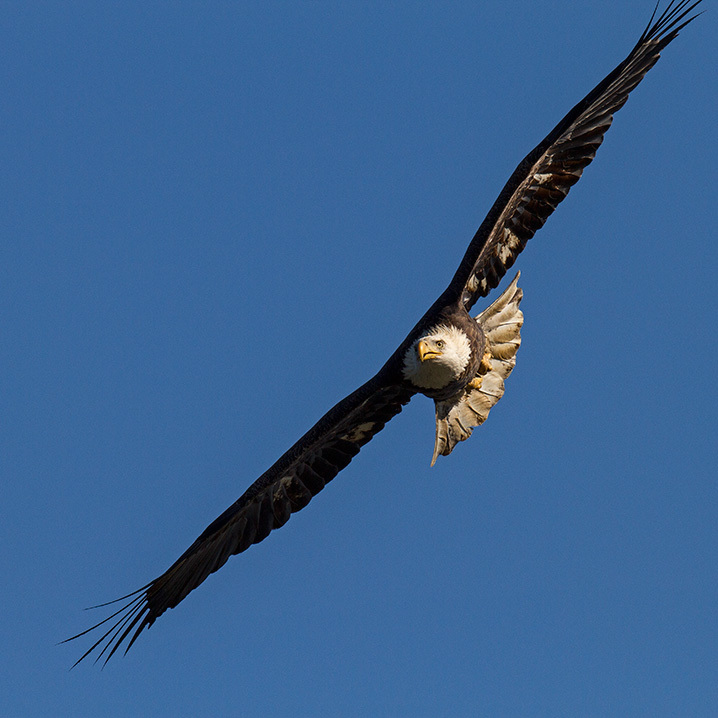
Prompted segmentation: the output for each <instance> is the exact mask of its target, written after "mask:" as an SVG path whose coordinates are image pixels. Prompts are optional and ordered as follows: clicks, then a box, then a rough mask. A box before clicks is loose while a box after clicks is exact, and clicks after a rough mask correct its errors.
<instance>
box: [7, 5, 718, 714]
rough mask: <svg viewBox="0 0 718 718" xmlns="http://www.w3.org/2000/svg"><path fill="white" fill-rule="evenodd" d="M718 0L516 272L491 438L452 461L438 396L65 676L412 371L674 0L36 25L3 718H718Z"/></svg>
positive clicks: (11, 382) (646, 88)
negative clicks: (553, 157)
mask: <svg viewBox="0 0 718 718" xmlns="http://www.w3.org/2000/svg"><path fill="white" fill-rule="evenodd" d="M706 9H708V10H709V12H708V13H707V14H705V15H704V16H703V17H701V18H700V19H699V20H698V21H696V22H695V23H694V24H693V25H692V26H691V27H690V28H687V29H686V30H684V32H683V33H682V34H681V36H680V37H679V38H678V40H677V41H676V42H675V43H674V44H673V45H671V46H670V47H669V48H668V49H667V51H666V52H665V53H664V57H663V58H662V59H661V60H660V62H659V63H658V65H657V66H656V67H655V68H654V69H653V70H652V71H651V72H650V73H649V75H648V77H647V78H646V80H645V81H644V83H643V84H641V85H640V86H639V88H638V89H637V90H636V91H635V92H634V94H633V95H632V96H631V99H630V100H629V102H628V104H627V105H626V107H625V108H624V109H623V110H622V111H621V112H619V113H618V115H617V116H616V119H615V122H614V126H613V128H612V129H611V130H610V131H609V133H608V135H607V138H606V142H605V144H604V146H603V147H602V148H601V150H600V151H599V153H598V157H597V160H596V162H595V163H594V164H593V165H592V166H591V167H589V168H588V170H587V171H586V173H585V175H584V178H583V179H582V180H581V182H580V183H579V184H578V185H577V186H576V187H575V188H574V189H573V190H572V192H571V195H570V196H569V198H568V199H567V200H566V202H565V203H564V204H562V205H561V207H560V208H559V209H558V211H557V212H556V214H555V215H554V216H553V217H552V218H551V219H550V220H549V222H548V224H547V226H546V227H545V228H544V229H543V230H542V231H541V232H540V233H539V234H538V235H537V236H536V237H535V238H534V239H533V240H532V241H531V242H530V243H529V246H528V247H527V249H526V251H525V252H524V253H523V255H522V256H521V257H520V259H519V262H518V265H517V266H518V267H519V268H520V269H521V270H522V271H523V277H522V286H523V288H524V291H525V299H524V303H523V305H522V306H523V309H524V313H525V317H526V323H525V329H524V333H523V337H524V343H523V345H522V348H521V351H520V353H519V357H518V365H517V368H516V371H515V372H514V374H513V375H512V377H511V378H510V380H509V382H508V384H507V393H506V396H505V397H504V399H503V400H502V401H501V403H500V404H499V405H498V406H497V407H496V409H494V411H493V412H492V414H491V417H490V419H489V421H488V422H487V423H486V424H485V425H484V426H483V427H482V428H481V429H479V430H477V431H476V433H475V434H474V436H473V437H472V438H471V440H469V441H468V442H466V443H464V444H462V445H460V446H459V447H458V448H457V449H456V451H455V452H454V454H452V456H450V457H448V458H442V459H440V460H439V461H438V462H437V465H436V467H434V468H433V469H430V468H429V461H430V458H431V452H432V446H433V435H434V428H433V421H434V420H433V407H432V404H431V403H430V402H429V401H428V400H426V399H424V398H422V397H418V398H417V399H415V400H414V401H412V403H411V404H410V405H409V407H407V409H406V411H405V412H404V413H403V414H402V415H401V416H400V417H397V418H396V419H395V420H394V421H393V422H392V423H391V424H390V425H389V426H388V427H387V428H386V430H385V431H384V432H383V433H381V434H380V435H379V436H378V437H377V438H376V439H375V440H374V441H373V442H372V443H371V444H370V445H369V446H368V447H366V449H365V450H364V451H363V452H362V454H361V455H360V456H359V457H357V459H356V460H355V461H354V462H353V463H352V464H351V466H350V467H348V468H347V469H346V470H345V471H344V472H343V473H341V474H340V475H339V477H337V479H335V480H334V482H333V483H332V484H330V486H328V487H327V489H326V490H325V491H324V492H323V493H322V494H321V495H320V496H318V497H317V498H316V499H315V500H314V501H313V502H312V504H311V505H310V506H309V507H308V508H307V509H306V510H304V511H302V512H301V513H299V514H297V515H295V516H294V517H293V518H292V520H291V521H290V522H289V523H288V524H287V526H285V527H284V528H282V529H281V531H278V532H276V533H274V534H272V536H271V537H270V538H269V539H268V540H267V541H265V542H264V543H262V544H261V545H259V546H255V547H253V548H252V549H251V550H249V551H248V552H247V553H245V554H243V555H242V556H239V557H235V558H233V559H231V560H230V561H229V563H228V564H227V565H226V566H225V567H224V568H223V569H222V571H220V572H219V573H218V574H216V575H214V576H212V577H211V579H209V580H208V581H207V582H206V583H205V584H204V585H203V586H202V587H201V588H200V589H199V590H197V591H196V592H194V593H193V594H192V595H191V596H190V597H189V598H188V599H187V600H186V601H185V602H183V603H182V604H181V606H180V607H178V608H177V609H176V610H173V611H170V612H169V613H167V614H166V615H165V616H163V617H162V618H161V619H160V620H159V621H158V622H157V623H156V624H155V625H154V626H153V628H152V629H151V630H150V631H148V632H145V633H144V634H143V635H142V637H141V639H140V640H139V641H138V642H137V643H136V644H135V647H133V649H132V651H131V652H130V654H128V656H127V657H125V658H116V659H113V661H112V662H111V663H110V665H109V666H108V667H107V668H106V669H105V670H104V671H102V672H100V671H99V670H98V669H97V668H93V667H92V665H84V664H83V665H81V667H79V668H77V669H75V670H74V671H71V672H69V671H68V668H69V666H70V665H71V664H72V663H73V662H74V660H75V659H76V658H77V657H78V656H79V655H80V654H81V653H82V652H83V651H84V650H85V648H87V647H88V646H89V642H76V643H73V644H69V645H64V646H61V647H56V646H55V645H54V644H55V643H56V642H57V641H59V640H61V639H62V638H65V637H67V636H69V635H72V634H73V633H76V632H78V631H80V630H82V629H84V628H86V627H87V626H88V625H89V624H90V623H91V622H92V621H93V619H94V618H95V614H97V612H94V613H91V614H88V613H85V612H83V611H82V610H81V609H82V608H83V607H84V606H87V605H91V604H93V603H98V602H100V601H105V600H109V599H112V598H115V597H117V596H118V595H122V594H123V593H126V592H128V591H130V590H132V589H134V588H136V587H138V586H140V585H142V584H144V583H146V582H147V581H149V580H150V579H152V578H153V577H154V576H156V575H158V574H159V573H161V572H162V571H164V570H165V568H167V567H168V566H169V564H170V563H171V562H172V561H173V560H174V559H175V558H176V557H177V556H178V555H179V554H180V553H181V552H182V551H184V549H185V548H186V547H187V546H188V545H189V544H190V543H191V542H192V541H193V540H194V538H195V537H196V536H197V535H198V534H199V532H200V531H201V530H202V529H203V528H204V527H205V526H206V525H207V524H208V523H209V522H210V521H211V520H212V519H213V518H214V517H215V516H217V515H218V514H219V513H220V512H221V511H222V510H223V509H224V508H225V507H226V506H227V505H229V504H230V503H231V502H232V501H234V500H235V499H236V498H237V497H238V496H239V494H240V493H242V492H243V491H244V489H245V488H246V486H247V485H248V484H249V483H251V482H252V481H253V480H254V479H255V478H256V477H257V476H258V475H259V474H260V473H261V472H262V471H263V470H264V469H265V468H267V467H268V466H269V465H270V464H271V463H272V462H273V461H274V460H275V459H276V458H277V457H278V456H279V455H280V454H281V453H282V452H283V451H284V450H285V449H286V448H288V446H289V445H290V444H291V443H293V442H294V441H295V440H296V439H297V438H298V437H299V436H300V435H301V434H302V433H304V431H306V430H307V429H308V428H309V427H310V426H311V424H312V423H313V422H314V421H315V420H316V419H318V418H319V417H320V416H321V415H322V414H323V413H324V412H325V411H326V410H327V409H328V408H329V407H330V406H331V405H332V404H334V403H335V402H336V401H338V400H339V399H340V398H342V397H343V396H344V395H345V394H347V393H349V392H350V391H351V390H353V389H354V388H355V387H356V386H358V385H359V384H360V383H361V382H363V381H365V380H366V379H368V378H369V377H370V376H371V375H372V374H373V372H374V371H375V370H377V369H378V368H379V366H380V365H381V364H382V363H383V362H384V360H385V358H386V357H387V356H388V355H389V354H390V353H391V352H392V351H393V349H394V348H395V346H396V345H397V344H398V343H399V341H401V339H402V338H403V336H404V335H405V333H406V332H407V331H408V330H409V329H410V328H411V326H413V324H414V322H415V321H416V319H417V318H418V317H419V316H420V315H421V314H422V313H423V312H424V311H425V309H426V308H427V307H428V305H429V304H430V303H431V302H432V301H433V300H434V299H435V298H436V296H437V295H438V294H439V293H440V292H441V291H442V290H443V288H444V287H445V285H446V283H447V282H448V281H449V279H450V277H451V275H452V273H453V272H454V270H455V268H456V266H457V264H458V262H459V259H460V258H461V256H462V255H463V252H464V250H465V247H466V245H467V243H468V241H469V239H470V238H471V236H472V235H473V232H474V230H475V229H476V227H477V226H478V224H479V223H480V221H481V219H482V218H483V216H484V214H485V212H486V210H487V209H488V207H489V206H490V204H491V202H492V201H493V200H494V198H495V196H496V194H497V193H498V191H499V189H500V187H501V186H502V184H503V182H504V181H505V180H506V179H507V178H508V176H509V174H510V172H511V171H512V170H513V168H514V166H515V165H516V163H517V162H518V161H519V160H520V158H521V157H523V155H524V154H525V153H526V152H527V151H528V150H529V149H530V148H531V147H532V146H533V145H534V144H535V143H536V142H538V141H539V140H540V139H541V138H542V137H543V136H544V134H545V133H546V132H547V131H548V130H549V129H550V128H551V127H552V126H553V125H554V124H555V122H557V121H558V119H559V118H560V117H561V116H563V114H564V113H565V112H566V111H567V110H568V109H569V107H570V106H571V105H572V104H574V102H576V101H577V100H579V99H580V98H581V97H582V96H583V95H584V94H585V93H586V92H587V91H588V90H589V89H590V88H591V87H592V86H593V85H594V84H595V83H596V82H597V81H598V80H600V79H601V78H602V77H603V75H604V74H606V73H607V72H608V71H609V70H611V69H612V68H613V66H614V65H616V64H617V63H618V62H619V61H620V60H621V59H622V58H623V57H624V56H625V54H626V53H627V52H628V51H629V50H630V48H631V47H632V45H633V43H634V42H635V40H636V39H637V37H638V36H639V34H640V32H641V31H642V30H643V28H644V26H645V24H646V22H647V20H648V17H649V16H650V13H651V11H652V3H651V1H650V0H641V1H640V2H630V3H621V4H620V5H619V4H615V5H610V4H607V3H605V2H589V1H577V0H565V1H564V0H555V1H551V2H541V3H537V2H533V1H532V2H528V1H527V2H519V1H508V2H502V3H480V2H457V3H451V4H446V3H438V2H433V3H423V4H416V3H412V4H409V3H391V4H389V3H272V2H270V3H267V2H261V3H260V2H252V3H249V2H243V3H221V4H220V3H216V4H214V3H213V4H207V3H197V2H195V3H174V2H172V3H170V2H165V3H153V4H151V6H148V5H147V4H145V3H142V4H139V3H122V4H109V3H106V4H105V3H89V2H87V3H19V2H18V3H3V4H2V7H1V9H0V63H1V66H2V74H3V91H2V97H3V100H2V110H1V111H0V117H1V118H2V132H1V133H0V152H1V157H2V161H1V162H0V193H1V196H2V198H3V200H2V202H1V203H0V233H1V234H0V241H1V243H2V255H1V257H2V260H1V262H0V308H1V311H2V319H1V321H2V342H0V366H2V380H1V383H0V401H1V405H0V411H1V419H0V422H1V423H0V471H1V474H2V498H3V507H2V513H3V521H2V524H1V528H0V537H1V539H2V552H1V553H0V556H1V558H0V563H1V566H0V568H1V569H2V577H3V578H2V582H1V583H0V595H1V596H2V616H3V618H2V622H1V623H0V643H1V644H2V646H3V650H2V657H1V658H0V662H1V665H0V676H2V677H1V678H0V682H2V684H3V685H2V689H1V690H0V693H1V694H2V703H3V708H2V710H1V711H0V712H2V714H3V715H9V716H48V715H67V716H70V715H71V716H138V715H152V716H193V715H210V716H229V715H238V716H262V717H269V716H295V715H296V716H317V715H326V716H330V715H331V716H368V715H372V716H476V715H481V716H517V715H524V716H556V715H574V716H578V715H580V716H608V715H622V716H624V715H626V716H628V715H630V716H640V715H645V716H669V715H670V716H676V715H691V716H715V715H718V680H716V675H718V654H717V646H718V621H717V620H716V616H717V612H718V581H717V580H716V576H717V566H716V563H717V559H718V538H717V536H718V534H717V531H718V529H717V528H716V518H717V514H718V489H717V482H716V476H717V472H716V463H717V462H716V454H717V449H716V428H717V426H716V412H715V407H716V403H717V402H718V387H717V385H716V353H717V351H718V342H717V339H716V312H717V310H718V306H716V294H715V278H716V265H717V264H718V250H717V249H716V230H715V220H716V210H715V202H716V192H715V166H716V124H715V123H716V116H717V114H718V105H717V100H716V84H715V82H716V72H717V69H716V68H717V60H718V42H717V41H716V38H717V33H716V22H717V17H718V14H717V11H716V7H715V6H714V3H712V2H708V1H706ZM103 615H104V614H103ZM101 617H102V615H97V618H101Z"/></svg>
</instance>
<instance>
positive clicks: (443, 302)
mask: <svg viewBox="0 0 718 718" xmlns="http://www.w3.org/2000/svg"><path fill="white" fill-rule="evenodd" d="M700 2H701V0H697V1H695V2H693V3H690V0H680V1H679V2H676V0H671V2H670V3H669V4H668V6H667V7H666V9H665V10H664V11H663V13H662V14H661V15H660V16H658V17H656V13H657V11H658V6H656V8H655V9H654V11H653V15H652V16H651V19H650V21H649V23H648V26H647V27H646V29H645V31H644V32H643V34H642V35H641V37H640V39H639V40H638V42H637V43H636V45H635V47H634V48H633V49H632V50H631V52H630V53H629V54H628V57H626V59H625V60H624V61H623V62H621V63H620V64H619V65H618V66H617V67H616V68H615V69H614V70H613V71H612V72H611V73H609V74H608V75H607V76H606V77H605V78H604V79H603V80H602V81H601V82H600V83H599V84H598V85H597V86H596V87H595V88H594V89H593V90H591V92H589V93H588V95H586V97H584V99H582V100H581V101H580V102H579V103H578V104H577V105H576V106H575V107H573V109H571V110H570V111H569V112H568V114H567V115H566V116H565V117H564V118H563V119H562V120H561V121H560V122H559V123H558V124H557V125H556V127H555V128H554V129H553V130H551V132H549V134H548V135H547V136H546V138H545V139H543V140H542V141H541V142H540V143H539V144H538V145H537V146H536V148H535V149H533V150H531V152H529V154H528V155H526V157H525V158H524V159H523V160H521V162H520V163H519V165H518V166H517V168H516V170H515V171H514V173H513V174H512V175H511V177H510V178H509V180H508V182H507V183H506V185H505V186H504V188H503V189H502V190H501V192H500V194H499V196H498V198H497V200H496V201H495V202H494V204H493V206H492V207H491V209H490V211H489V213H488V215H487V216H486V219H485V220H484V221H483V222H482V224H481V226H480V227H479V229H478V231H477V232H476V234H475V235H474V238H473V239H472V240H471V243H470V244H469V247H468V249H467V250H466V254H465V255H464V258H463V259H462V260H461V264H460V265H459V268H458V269H457V270H456V274H455V275H454V277H453V278H452V280H451V282H450V283H449V286H448V287H447V288H446V290H445V291H444V293H443V294H442V295H441V296H440V297H439V298H438V299H437V300H436V301H435V302H434V304H432V306H431V307H430V308H429V310H428V311H427V312H426V314H424V316H423V317H422V318H421V319H420V320H419V322H418V323H417V324H416V326H415V327H414V328H413V329H412V330H411V331H410V332H409V334H408V335H407V337H406V339H404V341H403V342H402V343H401V344H400V345H399V347H398V349H397V350H396V351H395V352H394V353H393V354H392V355H391V357H389V359H388V361H387V362H386V363H385V364H384V366H383V367H382V368H381V369H380V370H379V372H378V373H377V374H376V376H374V377H373V378H371V379H370V380H369V381H368V382H366V384H363V385H362V386H360V387H359V388H358V389H357V390H356V391H354V392H353V393H352V394H350V395H349V396H347V397H346V398H345V399H342V400H341V401H340V402H339V403H338V404H337V405H336V406H334V407H333V408H332V409H330V410H329V411H328V412H327V413H326V414H325V415H324V416H323V417H322V418H321V419H320V420H319V421H318V422H317V423H316V424H315V425H314V426H313V427H312V428H311V429H310V430H309V431H308V432H307V433H306V434H305V435H304V436H303V437H302V438H301V439H299V441H297V443H296V444H294V446H292V447H291V448H290V449H289V450H288V451H287V452H286V453H285V454H284V455H283V456H281V457H280V458H279V459H278V460H277V462H276V463H275V464H274V465H273V466H271V467H270V468H269V469H268V470H267V471H265V472H264V473H263V474H262V475H261V476H260V477H259V478H258V479H257V480H256V481H255V482H254V483H253V484H252V485H251V486H250V487H249V488H248V489H247V490H246V491H245V492H244V493H243V494H242V496H240V497H239V499H237V501H236V502H235V503H234V504H232V505H231V506H230V507H229V508H228V509H227V510H226V511H225V512H224V513H223V514H222V515H221V516H219V517H218V518H217V519H215V520H214V521H213V522H212V523H211V524H210V525H209V526H208V527H207V528H206V529H205V530H204V532H203V533H202V534H201V535H200V536H199V538H198V539H197V540H196V541H195V542H194V543H193V544H192V545H191V546H190V547H189V548H188V549H187V550H186V551H185V552H184V553H183V554H182V556H180V557H179V558H178V559H177V561H175V563H174V564H172V566H170V567H169V568H168V569H167V570H166V571H165V572H164V573H163V574H162V575H161V576H158V577H157V578H155V579H154V580H153V581H151V582H150V583H148V584H147V585H146V586H143V587H142V588H140V589H138V590H137V591H134V592H133V593H130V594H128V595H127V596H124V597H122V598H120V599H117V601H112V602H111V603H116V602H118V601H126V603H124V604H123V605H122V607H121V608H120V609H119V610H118V611H116V612H114V613H113V614H112V615H111V616H109V617H108V618H106V619H105V620H104V621H101V622H100V623H98V624H97V625H95V626H93V627H92V628H89V629H87V630H86V631H83V632H82V633H79V634H78V635H76V636H73V637H72V638H69V639H67V640H68V641H70V640H74V639H76V638H79V637H80V636H83V635H85V634H86V633H89V632H90V631H94V630H96V629H98V628H100V627H104V628H105V629H107V630H105V631H104V632H103V635H102V636H100V638H99V639H98V640H97V641H96V642H95V643H94V644H93V645H92V646H91V647H90V648H89V649H88V650H87V651H86V652H85V653H84V655H83V656H82V657H81V658H80V659H79V660H78V661H77V663H79V662H80V661H82V660H83V659H84V658H86V657H87V656H89V655H90V654H92V653H94V652H95V651H97V652H98V655H97V658H96V660H99V659H101V658H102V657H103V656H105V663H106V662H107V661H108V660H109V659H110V658H111V657H112V655H113V654H114V653H115V651H117V649H118V648H119V647H120V646H121V645H123V643H125V641H127V646H126V648H125V653H126V652H127V651H128V650H129V649H130V647H131V646H132V644H133V643H134V642H135V641H136V640H137V637H138V636H139V635H140V633H141V632H142V630H143V629H144V628H149V627H150V626H151V625H152V624H153V623H154V622H155V621H156V620H157V619H158V618H159V617H160V616H161V615H162V614H163V613H164V612H165V611H166V610H167V609H168V608H174V607H175V606H177V605H178V604H179V603H180V602H181V601H182V600H183V599H184V598H185V596H187V594H188V593H190V591H193V590H194V589H195V588H197V586H199V585H200V584H201V583H202V582H203V581H204V580H205V579H206V578H207V576H209V575H210V574H211V573H213V572H214V571H217V570H218V569H219V568H221V567H222V566H223V565H224V563H225V562H226V561H227V559H228V558H229V557H230V556H232V555H233V554H236V553H241V552H242V551H245V550H246V549H248V548H249V547H250V546H251V545H252V544H255V543H259V542H260V541H262V540H264V539H265V538H266V537H267V536H268V535H269V533H270V532H271V531H272V530H273V529H277V528H279V527H280V526H283V525H284V524H285V523H286V522H287V521H288V520H289V517H290V516H291V515H292V514H293V513H294V512H295V511H299V510H300V509H303V508H304V507H305V506H306V505H307V504H308V503H309V502H310V501H311V500H312V497H314V496H316V494H318V493H319V492H320V491H321V490H322V489H323V488H324V486H325V485H326V484H327V483H328V482H329V481H331V480H332V479H333V478H334V477H335V476H336V475H337V474H338V473H339V472H340V471H341V470H342V469H343V468H344V467H345V466H346V465H347V464H348V463H349V462H350V461H351V460H352V459H353V458H354V457H355V456H356V455H357V454H358V453H359V450H360V449H361V448H362V447H363V446H364V445H365V444H367V443H368V442H369V441H371V439H372V437H373V436H375V435H376V434H377V433H378V432H380V431H381V430H382V429H383V428H384V426H385V425H386V423H387V422H388V421H389V420H390V419H392V418H393V417H394V416H396V415H397V414H398V413H399V412H400V411H401V408H402V406H404V405H405V404H406V403H407V402H408V401H409V400H410V399H411V398H412V396H414V395H415V394H424V396H428V397H430V398H431V399H433V400H434V405H435V409H436V440H435V444H434V455H433V459H432V465H433V463H434V462H435V461H436V459H437V457H438V456H439V454H441V455H443V456H446V455H448V454H450V453H451V451H452V450H453V449H454V447H455V446H456V444H457V443H458V442H460V441H464V440H465V439H468V438H469V436H470V435H471V432H472V430H473V428H474V427H476V426H479V425H480V424H481V423H482V422H484V421H485V420H486V417H487V416H488V414H489V411H490V410H491V408H492V407H493V406H494V404H496V402H497V401H498V400H499V399H500V398H501V396H502V395H503V393H504V381H505V379H506V378H507V377H508V375H509V374H510V373H511V370H512V369H513V367H514V364H515V362H516V352H517V350H518V348H519V344H520V343H521V336H520V330H521V325H522V323H523V315H522V313H521V310H520V309H519V303H520V301H521V296H522V292H521V289H519V287H518V285H517V282H518V278H519V277H518V275H517V276H516V278H515V279H514V280H513V281H512V282H511V284H510V285H509V286H508V288H507V289H506V290H505V291H504V292H503V294H501V295H500V296H499V298H498V299H497V300H496V301H495V302H494V303H493V304H491V305H490V306H489V307H488V308H486V309H484V311H483V312H481V313H480V314H478V315H477V316H475V317H474V316H472V315H471V313H470V312H471V309H472V307H473V306H474V304H475V303H476V301H477V300H478V299H479V298H481V297H485V296H486V295H487V294H488V293H489V292H490V291H491V290H492V289H494V288H495V287H496V286H498V284H499V282H500V281H501V279H502V277H503V276H504V275H505V274H506V272H507V270H508V269H509V268H510V267H511V265H512V264H513V263H514V261H515V260H516V257H517V256H518V254H519V252H521V250H522V249H523V248H524V247H525V246H526V242H528V240H529V239H531V237H533V235H534V233H535V232H536V231H537V230H538V229H540V228H541V227H542V226H543V224H544V222H545V221H546V220H547V218H548V217H549V215H550V214H551V213H552V212H553V211H554V210H555V209H556V207H557V206H558V204H559V203H560V202H561V201H562V200H563V199H564V197H566V195H567V194H568V192H569V190H570V189H571V187H572V186H573V185H574V184H575V183H576V182H578V180H579V178H580V177H581V174H582V173H583V170H584V168H585V167H586V166H587V165H588V164H590V162H591V161H592V160H593V158H594V156H595V154H596V150H597V149H598V147H599V145H600V144H601V142H603V136H604V134H605V133H606V131H607V130H608V128H609V127H610V125H611V122H612V120H613V114H614V113H615V112H616V111H617V110H619V109H620V108H621V107H623V105H624V103H625V102H626V100H627V99H628V95H629V93H630V92H631V91H632V90H633V88H634V87H636V85H638V83H639V82H640V81H641V80H642V79H643V77H644V76H645V74H646V73H647V72H648V70H650V69H651V67H653V65H654V64H655V63H656V61H657V60H658V58H659V56H660V53H661V51H662V50H663V48H664V47H666V45H668V44H669V43H670V42H672V41H673V39H674V38H675V37H676V36H677V35H678V33H679V31H680V30H681V29H682V28H683V27H685V26H686V25H687V24H688V23H689V22H691V21H692V20H693V19H695V17H696V16H697V15H693V16H689V15H690V13H691V12H692V11H693V9H694V8H695V7H696V6H697V5H698V4H699V3H700ZM101 605H103V606H107V605H110V604H101ZM107 624H109V628H108V625H107ZM77 663H76V664H75V665H77Z"/></svg>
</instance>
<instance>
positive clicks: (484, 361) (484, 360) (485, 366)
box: [479, 346, 491, 374]
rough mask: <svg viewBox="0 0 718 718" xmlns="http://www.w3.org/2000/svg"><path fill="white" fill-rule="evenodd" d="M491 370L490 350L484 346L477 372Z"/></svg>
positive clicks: (483, 372)
mask: <svg viewBox="0 0 718 718" xmlns="http://www.w3.org/2000/svg"><path fill="white" fill-rule="evenodd" d="M490 371H491V350H490V349H489V348H488V346H487V347H486V349H485V350H484V356H482V357H481V364H480V365H479V374H486V373H488V372H490Z"/></svg>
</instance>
